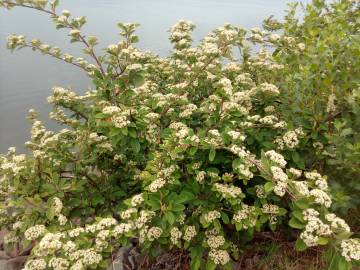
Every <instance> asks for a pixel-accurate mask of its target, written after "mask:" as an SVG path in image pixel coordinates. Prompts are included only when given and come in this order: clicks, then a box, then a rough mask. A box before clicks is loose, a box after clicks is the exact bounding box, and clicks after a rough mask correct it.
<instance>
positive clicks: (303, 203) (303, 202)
mask: <svg viewBox="0 0 360 270" xmlns="http://www.w3.org/2000/svg"><path fill="white" fill-rule="evenodd" d="M294 204H295V206H296V207H297V208H299V209H302V210H305V209H308V208H309V201H308V199H307V198H302V199H299V200H297V201H295V202H294Z"/></svg>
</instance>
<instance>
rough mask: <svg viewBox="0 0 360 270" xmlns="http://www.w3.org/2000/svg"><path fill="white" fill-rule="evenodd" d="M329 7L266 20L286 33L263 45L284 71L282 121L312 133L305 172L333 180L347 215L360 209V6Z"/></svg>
mask: <svg viewBox="0 0 360 270" xmlns="http://www.w3.org/2000/svg"><path fill="white" fill-rule="evenodd" d="M329 2H330V1H323V0H316V1H313V3H312V4H309V5H306V6H303V5H301V4H294V5H291V7H290V11H289V13H288V16H287V18H286V20H285V21H284V22H283V23H277V22H276V21H274V20H273V19H270V20H268V21H265V24H264V27H265V29H267V30H270V31H274V30H275V31H277V32H279V31H280V32H281V33H283V34H282V35H281V36H279V35H278V34H276V32H275V33H273V34H270V33H269V34H268V35H265V36H264V38H263V44H264V43H265V44H266V43H270V44H271V46H273V47H274V53H273V54H272V56H271V60H272V61H274V62H275V63H277V64H280V65H283V66H284V68H283V69H280V70H279V71H278V72H277V74H276V75H275V76H274V77H273V79H272V80H271V79H270V81H269V82H270V83H274V84H275V85H277V86H278V87H280V88H281V89H283V91H282V96H281V98H280V99H281V105H280V107H279V109H281V111H282V112H281V114H282V115H283V117H284V118H285V119H286V121H291V122H292V123H294V124H295V125H301V126H302V127H303V128H304V131H305V133H306V134H307V135H306V137H305V138H304V139H306V140H307V142H308V143H307V144H306V147H304V149H302V151H301V153H302V154H301V155H302V156H305V159H306V167H307V168H317V169H318V170H319V171H321V172H323V173H325V174H327V175H329V180H330V181H331V183H332V185H333V187H334V196H335V198H336V209H339V210H340V207H342V209H344V210H346V209H347V208H349V207H354V208H356V207H359V205H360V201H359V198H360V164H359V162H360V137H359V134H360V98H359V97H360V96H359V95H360V88H359V78H360V62H359V61H358V60H357V59H359V56H360V42H359V41H360V34H359V33H360V32H359V29H360V24H359V18H360V4H359V1H333V2H332V3H329ZM299 6H301V7H300V8H299ZM297 9H300V10H301V19H300V18H299V17H300V16H299V15H298V12H297ZM268 37H270V38H269V39H268ZM261 73H263V72H261ZM335 187H336V188H335ZM349 195H351V196H349ZM357 225H359V221H358V223H357Z"/></svg>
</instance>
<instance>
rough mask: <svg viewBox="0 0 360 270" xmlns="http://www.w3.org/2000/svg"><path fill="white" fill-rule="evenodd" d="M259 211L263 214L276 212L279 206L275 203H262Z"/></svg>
mask: <svg viewBox="0 0 360 270" xmlns="http://www.w3.org/2000/svg"><path fill="white" fill-rule="evenodd" d="M261 211H262V212H263V213H265V214H278V213H279V206H277V205H275V204H264V205H263V207H262V208H261Z"/></svg>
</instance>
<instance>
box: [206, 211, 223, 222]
mask: <svg viewBox="0 0 360 270" xmlns="http://www.w3.org/2000/svg"><path fill="white" fill-rule="evenodd" d="M220 217H221V214H220V212H219V211H217V210H213V211H209V212H207V213H206V214H205V215H204V219H205V220H206V221H207V222H208V223H211V222H213V221H214V220H215V219H218V218H220Z"/></svg>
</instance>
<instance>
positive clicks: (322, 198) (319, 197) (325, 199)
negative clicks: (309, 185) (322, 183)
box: [310, 188, 332, 208]
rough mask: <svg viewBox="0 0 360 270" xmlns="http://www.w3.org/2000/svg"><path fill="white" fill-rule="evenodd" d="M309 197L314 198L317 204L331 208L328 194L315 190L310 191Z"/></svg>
mask: <svg viewBox="0 0 360 270" xmlns="http://www.w3.org/2000/svg"><path fill="white" fill-rule="evenodd" d="M310 196H313V197H314V200H315V202H316V203H317V204H321V205H324V206H325V207H327V208H329V207H330V206H331V203H332V201H331V198H330V196H329V194H328V193H327V192H325V191H323V190H321V189H318V188H315V189H313V190H311V191H310Z"/></svg>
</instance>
